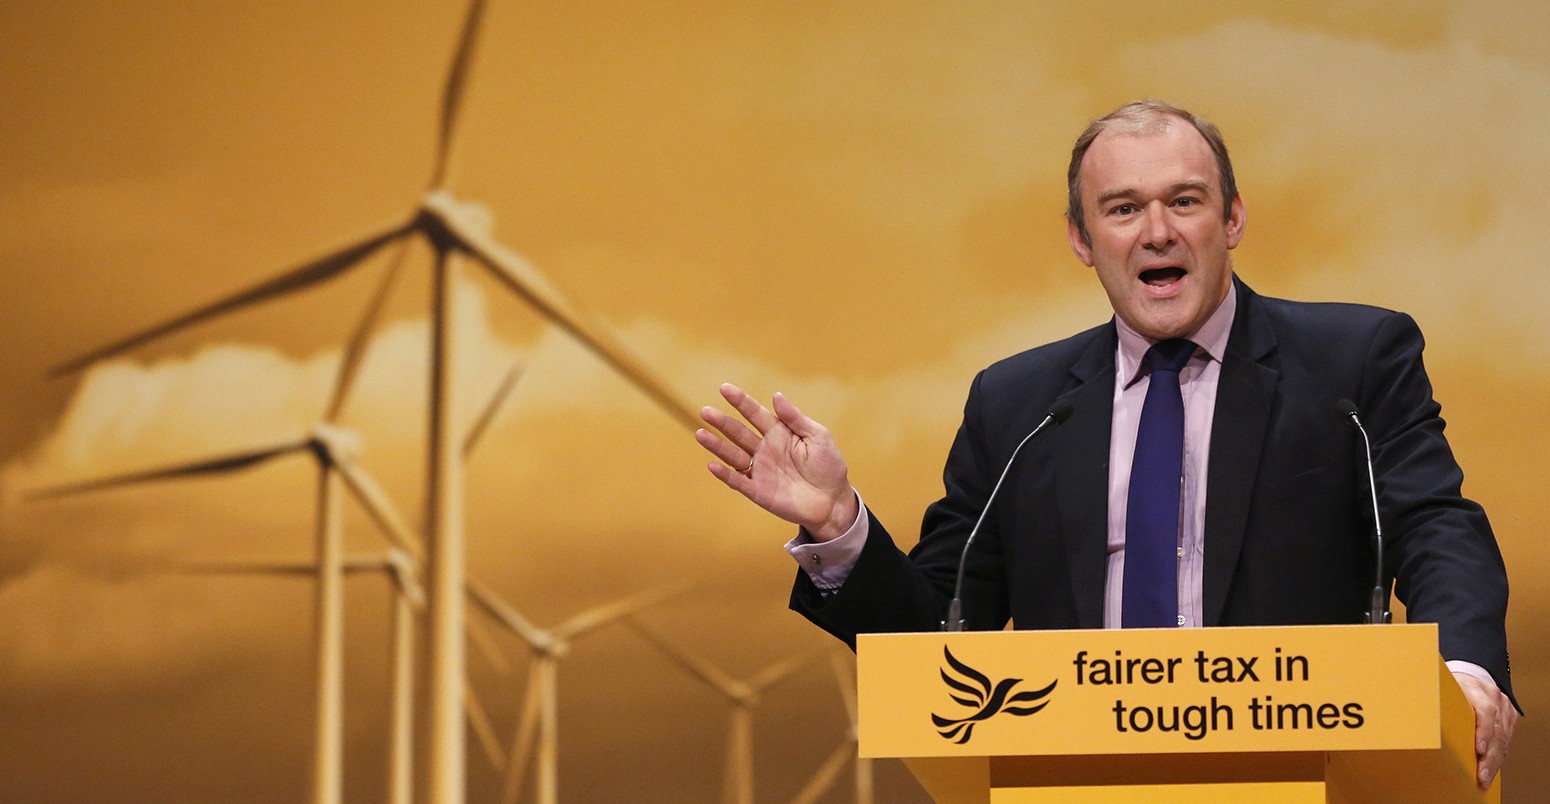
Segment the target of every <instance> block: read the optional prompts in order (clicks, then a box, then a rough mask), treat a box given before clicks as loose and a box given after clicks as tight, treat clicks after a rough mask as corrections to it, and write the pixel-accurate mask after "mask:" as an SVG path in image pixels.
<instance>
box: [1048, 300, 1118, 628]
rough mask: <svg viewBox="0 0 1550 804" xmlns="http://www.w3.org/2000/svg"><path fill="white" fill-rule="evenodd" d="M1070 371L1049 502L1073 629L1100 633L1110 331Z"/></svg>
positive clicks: (1106, 536) (1104, 566)
mask: <svg viewBox="0 0 1550 804" xmlns="http://www.w3.org/2000/svg"><path fill="white" fill-rule="evenodd" d="M1102 332H1103V333H1104V334H1103V335H1101V336H1100V337H1097V338H1094V339H1093V340H1092V343H1090V344H1089V345H1088V347H1087V351H1085V352H1083V354H1082V356H1081V358H1079V359H1078V360H1077V361H1076V362H1075V363H1074V364H1072V366H1071V377H1070V386H1069V388H1068V390H1067V391H1066V392H1065V393H1064V394H1062V398H1064V399H1066V400H1068V401H1070V402H1071V405H1072V410H1073V412H1072V414H1071V419H1070V420H1069V421H1067V422H1066V423H1064V424H1062V425H1061V426H1060V428H1059V429H1057V430H1056V431H1055V433H1054V435H1056V436H1057V438H1056V439H1055V444H1054V452H1055V455H1054V459H1053V460H1052V461H1051V464H1050V465H1051V466H1053V467H1055V468H1056V469H1055V498H1056V499H1057V500H1058V501H1059V512H1060V522H1061V533H1062V537H1063V539H1064V540H1065V551H1066V563H1067V566H1068V567H1069V568H1070V571H1071V585H1072V591H1073V594H1074V595H1075V596H1076V611H1077V627H1079V628H1102V627H1103V584H1104V576H1105V574H1106V572H1107V570H1108V560H1107V553H1108V542H1109V519H1108V511H1109V504H1108V501H1109V430H1110V425H1111V423H1112V421H1113V419H1114V349H1115V334H1114V326H1113V325H1112V324H1110V325H1109V326H1108V327H1107V328H1105V329H1103V330H1102Z"/></svg>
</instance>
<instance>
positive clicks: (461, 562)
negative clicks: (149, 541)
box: [54, 0, 699, 804]
mask: <svg viewBox="0 0 1550 804" xmlns="http://www.w3.org/2000/svg"><path fill="white" fill-rule="evenodd" d="M484 10H485V3H484V0H471V2H470V4H469V7H468V12H467V15H466V17H465V19H464V23H463V27H462V32H461V35H460V37H459V40H458V44H457V49H456V53H455V55H454V57H453V60H452V65H451V68H450V69H449V71H448V74H447V79H446V83H445V85H444V89H443V93H442V100H441V111H440V116H439V124H438V138H437V145H436V151H435V167H434V170H433V172H432V176H431V181H430V187H429V189H428V190H427V192H426V193H425V195H424V196H423V197H422V199H421V200H420V202H419V203H418V204H417V205H416V207H415V209H414V210H413V212H412V213H411V214H410V216H409V217H408V218H407V219H405V220H400V221H396V222H393V223H390V224H387V225H385V226H383V227H381V228H379V229H377V230H376V231H374V232H372V233H370V234H368V235H366V236H365V237H361V238H358V239H356V240H353V241H351V242H349V243H348V244H346V245H344V246H342V247H340V248H337V249H334V250H332V251H329V252H327V253H325V254H323V255H321V256H319V257H316V258H314V259H311V260H308V261H306V262H304V263H302V264H300V265H298V266H296V267H294V268H292V269H290V270H287V271H285V272H283V273H281V274H279V275H277V276H275V277H273V278H271V279H268V280H265V281H262V282H260V283H258V284H256V285H253V286H251V287H249V288H247V289H245V290H242V291H239V292H236V293H234V294H231V295H229V296H226V297H224V298H221V299H218V300H216V301H213V302H210V303H208V304H206V305H203V306H201V307H198V308H196V309H194V310H192V311H190V312H187V313H184V314H182V315H178V316H175V317H173V318H170V319H168V320H165V321H162V322H160V323H157V324H153V325H151V326H148V327H146V328H144V329H141V330H139V331H137V332H135V333H132V334H130V335H128V336H126V337H123V338H121V339H119V340H117V341H114V342H113V343H110V344H108V345H106V346H103V347H101V348H99V349H96V350H94V351H91V352H89V353H87V354H84V355H81V356H79V357H77V358H75V359H72V360H70V361H67V362H66V363H64V364H62V365H60V366H59V367H57V368H56V369H55V370H54V374H55V375H59V374H64V373H70V372H76V371H80V370H82V369H84V368H86V367H88V366H91V365H93V364H96V363H98V362H100V361H103V360H106V359H109V358H112V357H115V356H118V355H121V354H124V353H126V352H129V351H131V350H134V349H136V348H138V347H140V346H142V345H145V344H147V343H150V342H152V341H155V340H158V339H160V338H163V337H165V336H167V335H169V334H172V333H175V332H179V331H182V330H185V329H187V328H189V327H192V326H194V325H196V324H200V323H202V322H205V321H209V320H212V319H215V318H218V317H220V316H224V315H226V314H228V313H232V312H235V311H238V310H241V309H245V308H248V307H252V306H254V305H258V304H261V303H264V302H267V301H270V300H273V299H278V298H281V297H284V296H288V295H290V294H293V293H297V292H299V291H302V290H306V289H309V288H312V287H314V286H317V285H319V284H321V283H324V282H327V281H329V280H333V279H336V278H338V277H340V276H342V275H344V274H346V273H348V272H350V271H351V270H352V269H354V268H356V267H358V266H360V265H361V264H362V263H363V262H364V261H365V260H366V259H367V258H368V257H370V256H371V255H373V254H375V253H376V252H378V251H379V250H381V249H383V248H385V247H387V246H389V245H392V244H398V247H399V250H398V254H397V255H396V256H395V257H394V258H393V259H392V260H391V262H390V264H389V267H388V269H387V271H386V272H385V273H384V276H383V280H382V283H381V285H380V286H379V289H378V291H377V293H376V294H375V295H374V297H373V298H372V299H371V301H370V302H369V304H368V307H367V311H366V313H365V315H364V316H363V318H362V321H361V325H360V327H359V328H357V330H356V331H355V333H354V337H353V338H352V339H351V341H350V343H349V344H348V345H347V346H346V351H345V356H344V360H343V364H342V366H343V371H342V374H341V378H342V382H341V384H340V392H339V394H338V395H337V396H336V401H335V405H334V406H331V415H332V413H333V412H336V409H337V405H338V404H340V403H341V402H342V399H343V396H344V394H345V393H347V392H348V388H349V386H350V383H351V382H352V381H353V377H354V373H355V369H356V364H357V362H358V360H359V356H360V353H361V351H362V350H363V349H364V344H365V343H366V342H367V341H368V340H369V335H370V332H371V330H372V328H373V327H374V326H375V324H376V321H377V318H378V317H379V315H380V313H381V310H382V307H383V304H384V301H385V299H386V298H387V296H388V295H389V293H390V291H391V287H392V285H393V283H394V281H395V279H396V276H397V274H398V272H399V268H400V266H401V265H402V259H403V256H404V254H405V252H406V248H405V246H406V244H407V242H408V240H409V238H410V237H411V236H413V235H419V236H421V237H423V238H424V239H425V240H426V241H427V242H428V243H429V244H430V246H431V249H432V251H433V252H434V260H433V266H432V301H431V310H430V320H431V350H430V352H431V361H430V362H431V369H430V377H429V389H430V391H429V396H430V404H429V406H428V421H427V423H426V430H427V438H426V451H427V461H426V477H425V485H426V522H427V528H426V534H425V543H426V554H427V555H426V559H427V561H426V568H427V575H428V577H427V589H428V601H429V617H428V623H427V632H428V639H427V640H426V642H427V654H428V655H427V658H426V662H425V663H426V666H427V668H428V673H429V683H428V684H427V702H426V703H427V705H426V706H425V707H424V717H425V718H426V728H425V730H424V733H425V735H426V741H425V742H426V745H425V752H426V754H425V757H424V765H425V777H426V788H425V790H426V793H427V796H426V800H427V801H429V802H432V804H454V802H461V801H462V800H463V799H464V797H465V795H466V778H465V777H466V766H465V762H466V759H465V749H464V725H465V724H464V713H463V709H464V707H463V688H464V684H465V675H466V669H465V656H464V635H463V627H464V620H465V611H464V599H463V597H464V596H463V589H464V581H465V577H466V561H465V534H464V517H463V468H462V461H461V460H460V455H459V453H460V450H461V444H460V443H459V442H460V440H461V439H457V438H455V437H454V433H453V426H454V425H453V421H452V416H451V411H452V410H453V399H452V387H453V383H452V377H453V374H454V369H455V366H454V365H453V355H454V346H455V344H454V343H453V342H452V326H451V323H452V321H453V320H454V315H453V310H452V307H453V299H454V297H455V295H456V294H455V292H454V291H455V288H456V286H457V283H458V282H459V281H460V277H459V275H458V271H457V266H456V264H455V258H459V257H461V258H466V259H468V260H470V261H471V262H472V263H474V264H475V265H477V266H478V267H479V268H480V269H482V270H484V271H485V272H487V273H488V274H489V275H490V276H492V277H493V278H494V279H495V280H496V282H497V283H499V284H500V285H502V286H504V287H505V288H506V289H508V290H509V291H510V292H512V293H513V294H515V295H516V296H517V297H518V298H519V299H521V300H523V301H525V302H526V303H527V304H528V305H530V306H531V307H533V308H534V309H535V310H536V311H537V312H538V313H539V314H540V315H542V316H543V317H545V318H546V319H548V320H549V322H550V323H552V324H554V325H555V326H558V327H560V328H561V329H562V330H564V331H566V332H567V333H569V334H570V335H571V336H573V337H575V338H576V339H577V340H579V341H580V342H581V343H582V344H583V345H584V346H586V347H587V348H588V349H589V350H591V351H592V352H593V353H594V354H595V355H597V356H598V357H599V358H600V359H602V360H603V361H604V362H605V363H607V364H608V365H609V366H610V367H612V368H613V369H614V370H615V371H617V372H618V373H620V374H621V375H623V376H624V377H625V378H626V379H628V380H629V381H630V382H631V383H632V384H633V385H634V386H635V387H636V388H638V389H639V390H640V391H641V392H643V393H644V394H646V395H647V396H648V397H649V398H650V399H651V400H652V401H654V402H655V403H656V404H658V405H659V406H661V407H662V408H663V409H664V410H665V411H666V412H667V413H668V414H669V415H670V416H672V417H673V418H675V419H677V420H678V421H679V422H681V423H683V424H685V425H687V426H688V427H690V429H694V428H697V427H698V426H699V422H698V419H697V416H696V412H695V411H696V408H695V407H694V406H691V405H689V404H687V403H686V402H685V401H684V400H683V399H682V398H681V397H680V396H679V395H678V394H677V393H676V392H674V391H673V390H672V389H671V387H670V386H669V385H668V384H667V383H666V382H665V381H663V380H662V379H661V378H660V377H659V376H658V375H657V374H656V373H655V372H654V371H652V370H651V369H649V368H648V367H647V366H646V365H645V364H644V363H642V362H641V361H640V360H639V359H637V358H636V357H635V356H634V355H632V354H631V353H630V351H629V350H628V349H626V348H625V346H624V345H623V344H622V343H621V342H620V341H619V340H618V339H617V338H616V337H615V336H614V335H613V333H612V332H611V331H609V330H608V329H607V328H606V327H604V326H603V325H602V324H601V323H599V322H598V321H597V320H596V319H594V318H593V317H592V316H591V315H589V314H588V313H586V312H585V311H584V310H583V309H581V308H580V307H578V306H577V305H576V304H574V303H573V302H572V301H571V300H570V299H568V298H567V297H566V296H564V295H563V294H561V293H560V292H559V290H558V289H557V288H555V287H554V286H553V285H552V284H550V282H549V281H548V280H547V279H546V278H545V277H544V276H543V275H542V274H541V273H540V272H539V271H538V270H537V269H536V268H535V267H534V266H532V265H531V264H530V263H528V262H527V261H526V260H525V259H523V258H522V257H520V256H519V255H517V254H516V253H515V252H512V251H510V250H508V249H506V248H505V247H504V246H502V245H501V244H500V243H498V242H497V241H496V240H495V239H494V237H493V236H492V234H491V232H490V230H489V219H490V218H489V215H488V214H487V213H486V211H485V210H484V209H483V208H482V207H479V206H478V205H475V204H471V203H466V202H462V201H459V200H457V199H456V198H455V197H454V196H453V195H452V193H451V192H450V191H449V189H448V183H449V179H450V176H451V167H452V163H453V156H454V147H453V146H454V142H455V133H456V128H457V124H458V121H459V119H460V112H461V107H462V103H463V98H464V94H465V90H466V88H467V81H468V75H469V71H470V65H471V62H472V58H473V52H474V46H475V44H476V43H477V41H478V37H479V31H480V27H481V24H482V21H483V18H484ZM330 476H331V475H330ZM331 488H332V487H331V485H330V483H329V482H328V481H327V479H326V478H325V481H324V483H323V484H322V489H321V491H320V495H321V496H322V497H323V499H324V501H325V502H326V501H327V500H328V499H331V497H330V495H331V494H332V492H331V491H330V489H331ZM322 508H323V513H322V514H320V518H321V519H323V520H325V521H326V519H327V517H328V516H332V514H331V513H329V512H331V511H332V508H329V507H327V506H323V507H322ZM320 527H321V526H320ZM330 556H333V557H329V558H327V559H326V560H324V561H320V573H325V572H333V570H332V569H328V568H329V567H333V566H334V563H333V562H336V561H337V551H336V552H335V553H332V554H330ZM319 785H320V786H325V787H326V786H333V787H335V788H337V781H336V780H332V779H320V780H319Z"/></svg>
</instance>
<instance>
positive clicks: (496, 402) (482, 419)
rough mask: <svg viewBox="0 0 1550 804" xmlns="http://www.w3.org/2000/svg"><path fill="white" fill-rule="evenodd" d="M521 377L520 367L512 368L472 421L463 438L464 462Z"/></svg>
mask: <svg viewBox="0 0 1550 804" xmlns="http://www.w3.org/2000/svg"><path fill="white" fill-rule="evenodd" d="M521 377H522V367H521V366H512V367H511V369H510V370H509V371H507V372H506V376H505V378H504V379H502V380H501V384H500V387H498V388H496V389H495V393H494V394H493V395H491V396H490V401H489V402H486V403H485V405H484V410H482V411H480V413H479V418H478V419H477V420H475V421H474V426H473V427H472V428H470V429H469V431H468V435H467V436H464V437H463V458H464V459H465V460H466V459H467V458H468V456H469V455H472V454H473V452H474V447H475V446H477V445H478V444H479V440H480V439H481V438H483V437H484V431H485V430H487V429H489V426H490V423H491V422H493V421H495V414H497V413H499V412H500V409H501V406H503V405H505V404H506V399H507V397H509V396H511V391H512V389H513V388H516V387H517V380H518V379H520V378H521Z"/></svg>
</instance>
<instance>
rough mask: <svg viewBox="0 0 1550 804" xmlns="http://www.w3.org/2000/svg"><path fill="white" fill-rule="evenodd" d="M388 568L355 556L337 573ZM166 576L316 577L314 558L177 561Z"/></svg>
mask: <svg viewBox="0 0 1550 804" xmlns="http://www.w3.org/2000/svg"><path fill="white" fill-rule="evenodd" d="M390 566H391V565H390V564H389V563H388V562H387V559H386V558H385V557H383V556H373V555H357V556H350V557H347V558H345V559H344V561H343V562H342V563H341V564H340V569H342V570H344V571H345V572H348V573H358V572H368V571H379V572H380V571H381V570H384V569H387V568H389V567H390ZM165 571H166V572H173V573H178V574H186V575H302V576H308V575H316V574H317V571H318V563H317V559H315V558H253V559H240V558H234V559H222V560H215V561H179V562H176V563H174V564H172V565H170V566H169V567H168V568H167V569H166V570H165Z"/></svg>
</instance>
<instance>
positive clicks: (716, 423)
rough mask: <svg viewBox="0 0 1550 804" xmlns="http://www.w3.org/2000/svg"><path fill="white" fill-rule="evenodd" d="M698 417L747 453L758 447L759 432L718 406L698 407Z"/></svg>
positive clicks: (752, 452)
mask: <svg viewBox="0 0 1550 804" xmlns="http://www.w3.org/2000/svg"><path fill="white" fill-rule="evenodd" d="M700 418H701V419H703V420H704V421H705V423H706V424H708V425H710V426H711V427H714V428H716V429H717V430H718V431H720V433H721V435H722V436H723V437H725V438H726V440H728V441H730V442H732V443H733V444H734V445H736V446H737V448H738V449H741V450H743V451H744V452H746V453H748V454H749V455H752V454H754V452H755V451H757V450H758V449H759V434H758V433H755V432H754V431H753V430H750V429H749V428H748V425H746V424H743V423H742V422H741V421H739V420H737V419H735V418H733V417H732V416H731V415H729V414H728V413H726V412H725V411H723V410H721V409H720V408H713V407H710V406H708V405H707V406H706V407H703V408H700ZM712 452H714V450H712ZM744 463H746V461H745V462H744Z"/></svg>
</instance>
